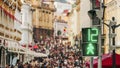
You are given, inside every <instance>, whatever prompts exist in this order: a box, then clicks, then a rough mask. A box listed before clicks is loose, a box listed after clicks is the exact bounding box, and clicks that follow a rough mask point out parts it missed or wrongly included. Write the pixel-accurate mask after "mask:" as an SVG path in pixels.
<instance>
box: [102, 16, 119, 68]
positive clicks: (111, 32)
mask: <svg viewBox="0 0 120 68" xmlns="http://www.w3.org/2000/svg"><path fill="white" fill-rule="evenodd" d="M103 24H105V25H106V26H108V27H109V46H115V36H116V35H115V29H116V28H117V27H119V26H120V24H118V25H116V24H117V23H116V21H115V17H112V21H110V23H109V24H106V23H103ZM111 39H112V41H111ZM111 42H112V44H111ZM112 68H116V55H115V49H113V54H112Z"/></svg>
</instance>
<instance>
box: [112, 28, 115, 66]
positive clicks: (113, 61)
mask: <svg viewBox="0 0 120 68" xmlns="http://www.w3.org/2000/svg"><path fill="white" fill-rule="evenodd" d="M112 32H113V33H115V26H113V27H112ZM112 42H113V46H115V37H114V38H113V39H112ZM112 68H116V55H115V49H114V50H113V54H112Z"/></svg>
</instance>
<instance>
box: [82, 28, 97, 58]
mask: <svg viewBox="0 0 120 68" xmlns="http://www.w3.org/2000/svg"><path fill="white" fill-rule="evenodd" d="M98 36H99V29H98V28H97V27H93V28H83V29H82V55H83V56H98V47H99V46H98Z"/></svg>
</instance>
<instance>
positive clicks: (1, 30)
mask: <svg viewBox="0 0 120 68" xmlns="http://www.w3.org/2000/svg"><path fill="white" fill-rule="evenodd" d="M0 36H4V25H3V24H1V23H0Z"/></svg>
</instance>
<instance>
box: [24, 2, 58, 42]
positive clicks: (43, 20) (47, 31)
mask: <svg viewBox="0 0 120 68" xmlns="http://www.w3.org/2000/svg"><path fill="white" fill-rule="evenodd" d="M26 1H27V0H26ZM27 2H28V3H31V5H32V9H33V10H34V11H33V13H32V15H33V19H32V24H33V34H34V36H33V37H34V40H35V41H39V40H40V39H42V38H45V37H46V36H53V31H54V30H53V27H54V26H53V23H54V12H55V10H56V9H55V7H54V1H53V0H50V1H49V2H48V3H43V2H42V0H39V1H38V0H34V1H33V0H31V1H30V2H29V1H27Z"/></svg>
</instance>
